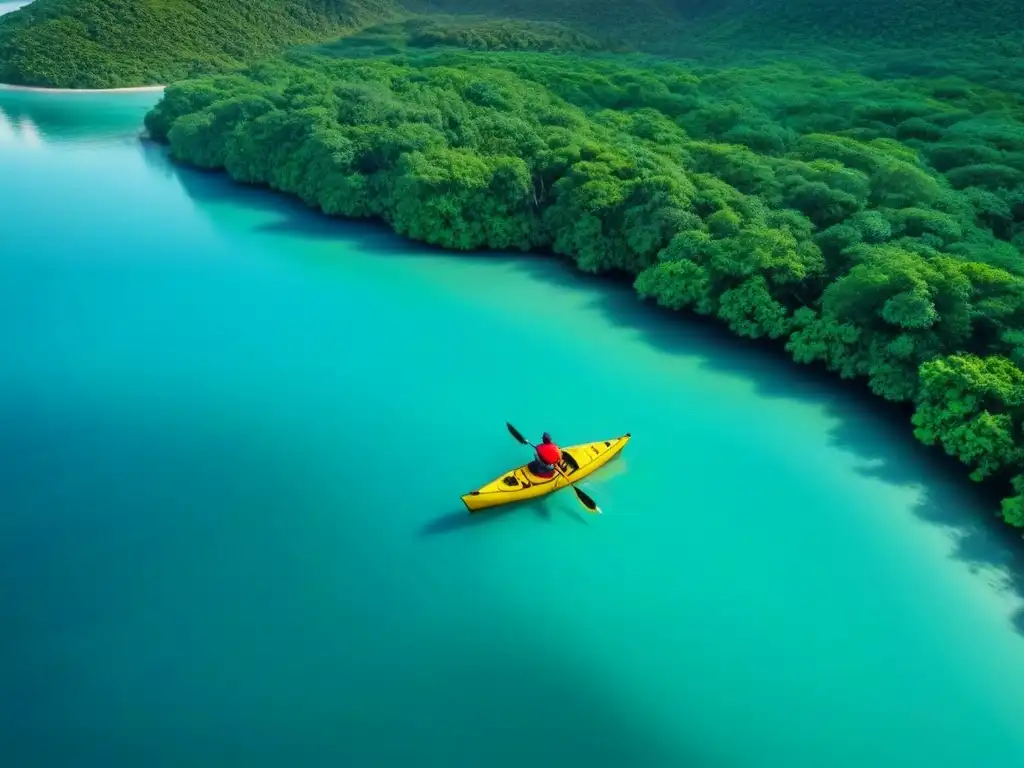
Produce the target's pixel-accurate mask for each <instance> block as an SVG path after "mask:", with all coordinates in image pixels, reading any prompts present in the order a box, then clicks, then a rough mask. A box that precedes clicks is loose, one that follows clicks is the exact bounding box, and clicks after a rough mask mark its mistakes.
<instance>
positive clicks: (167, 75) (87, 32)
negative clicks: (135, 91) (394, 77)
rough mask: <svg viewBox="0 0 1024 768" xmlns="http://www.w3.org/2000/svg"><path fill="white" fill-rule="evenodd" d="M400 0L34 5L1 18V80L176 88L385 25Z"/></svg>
mask: <svg viewBox="0 0 1024 768" xmlns="http://www.w3.org/2000/svg"><path fill="white" fill-rule="evenodd" d="M396 7H397V4H396V3H395V2H392V0H34V2H33V3H31V4H30V5H28V6H26V7H24V8H22V9H21V10H19V11H16V12H14V13H11V14H8V15H6V16H3V17H0V82H5V83H18V84H23V85H43V86H54V87H60V88H117V87H123V86H134V85H147V84H151V83H160V84H163V83H169V82H173V81H174V80H180V79H181V78H183V77H188V76H189V75H192V74H197V73H201V72H210V71H215V70H224V69H230V68H232V67H236V66H238V65H240V64H241V63H243V62H245V61H249V60H251V59H252V58H254V57H258V56H264V55H268V54H270V53H273V52H276V51H278V50H280V49H281V47H282V46H283V45H285V44H287V43H300V42H314V41H318V40H324V39H326V38H329V37H331V36H335V37H336V36H337V35H339V34H342V33H343V32H345V31H346V30H351V29H356V28H359V27H362V26H364V25H366V24H367V23H371V22H375V21H379V20H381V19H383V18H386V17H387V16H388V15H390V14H392V13H393V12H394V11H395V9H396Z"/></svg>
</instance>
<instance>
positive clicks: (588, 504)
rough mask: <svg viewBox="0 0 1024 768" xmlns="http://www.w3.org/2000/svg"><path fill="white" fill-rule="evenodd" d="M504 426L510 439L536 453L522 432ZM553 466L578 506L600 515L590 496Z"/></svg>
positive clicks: (510, 426)
mask: <svg viewBox="0 0 1024 768" xmlns="http://www.w3.org/2000/svg"><path fill="white" fill-rule="evenodd" d="M505 426H506V427H508V431H509V434H511V435H512V437H514V438H515V439H516V440H518V441H519V442H520V443H522V444H523V445H528V446H530V447H531V448H533V450H534V453H536V451H537V446H536V445H534V444H533V443H531V442H530V441H529V440H527V439H526V438H525V437H523V434H522V432H520V431H519V430H518V429H516V428H515V427H513V426H512V425H511V424H510V423H508V422H507V421H506V422H505ZM553 466H554V468H555V472H557V473H558V474H559V475H561V476H562V478H563V479H564V480H565V482H567V483H568V484H569V487H570V488H572V490H573V492H574V493H575V494H576V498H577V499H578V500H579V502H580V504H582V505H583V507H584V509H586V510H587V511H588V512H593V513H595V514H598V515H599V514H601V508H600V507H599V506H597V502H596V501H594V500H593V499H592V498H591V497H590V495H589V494H588V493H586V492H585V491H583V490H581V489H580V488H577V487H576V484H575V483H574V482H573V481H572V480H570V479H569V476H568V475H567V474H565V472H563V471H562V470H561V469H560V468H559V467H558V465H557V464H555V465H553Z"/></svg>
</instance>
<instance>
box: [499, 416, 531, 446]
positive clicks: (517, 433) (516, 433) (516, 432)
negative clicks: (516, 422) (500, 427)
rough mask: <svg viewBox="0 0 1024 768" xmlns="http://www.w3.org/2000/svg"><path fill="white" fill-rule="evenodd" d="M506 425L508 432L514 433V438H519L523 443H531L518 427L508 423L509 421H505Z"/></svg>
mask: <svg viewBox="0 0 1024 768" xmlns="http://www.w3.org/2000/svg"><path fill="white" fill-rule="evenodd" d="M505 426H506V427H508V433H509V434H510V435H512V437H514V438H515V439H516V440H518V441H519V442H520V443H522V444H523V445H529V444H530V441H529V440H527V439H526V438H525V437H523V434H522V432H520V431H519V430H518V429H516V428H515V427H513V426H512V425H511V424H509V423H508V422H507V421H506V422H505Z"/></svg>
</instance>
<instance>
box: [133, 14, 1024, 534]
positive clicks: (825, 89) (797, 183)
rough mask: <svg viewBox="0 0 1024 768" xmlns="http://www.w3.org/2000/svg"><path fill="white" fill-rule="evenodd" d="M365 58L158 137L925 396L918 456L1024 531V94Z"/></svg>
mask: <svg viewBox="0 0 1024 768" xmlns="http://www.w3.org/2000/svg"><path fill="white" fill-rule="evenodd" d="M366 39H367V40H369V39H372V34H371V35H370V36H368V37H367V38H366ZM364 42H365V41H364ZM349 46H353V50H355V49H357V48H358V41H347V42H345V41H343V42H341V43H339V44H337V45H334V46H328V47H325V48H322V49H316V50H312V51H310V50H306V51H296V52H293V53H292V54H291V55H289V56H287V57H284V58H281V59H276V60H271V61H266V62H263V63H260V64H258V65H255V66H253V67H252V68H250V69H249V70H247V71H246V72H244V73H237V74H233V75H224V76H212V77H205V78H200V79H195V80H191V81H187V82H183V83H180V84H176V85H174V86H172V87H170V88H169V89H168V90H167V91H166V94H165V96H164V98H163V100H162V101H161V102H160V103H159V104H158V105H157V106H156V107H155V108H154V110H153V111H152V112H150V113H149V115H148V116H147V118H146V125H147V128H148V130H149V132H150V133H151V134H152V136H153V137H155V138H156V139H158V140H161V141H166V142H167V143H169V145H170V151H171V153H172V155H173V156H174V157H175V158H177V159H178V160H181V161H184V162H187V163H190V164H193V165H196V166H199V167H203V168H223V169H225V170H226V171H227V172H228V173H229V174H230V175H231V176H232V177H233V178H235V179H237V180H238V181H241V182H244V183H250V184H265V185H268V186H270V187H271V188H273V189H277V190H280V191H283V192H287V193H290V194H294V195H297V196H299V197H300V198H301V199H302V200H303V201H305V202H306V203H307V204H308V205H311V206H315V207H318V208H320V209H322V210H323V211H324V212H325V213H327V214H330V215H335V216H344V217H352V218H366V217H373V218H379V219H382V220H384V221H386V222H388V223H389V224H390V226H391V227H392V228H394V230H395V231H396V232H398V233H400V234H402V235H405V236H407V237H410V238H413V239H416V240H420V241H423V242H427V243H433V244H436V245H440V246H443V247H446V248H452V249H462V250H468V249H480V248H492V249H516V250H520V251H543V250H548V251H553V252H555V253H557V254H562V255H564V256H566V257H569V258H571V259H573V260H574V261H575V263H576V264H577V265H578V266H579V268H580V269H582V270H585V271H589V272H621V273H628V274H630V275H633V276H634V278H633V279H634V280H635V286H636V289H637V291H638V293H639V294H640V296H642V297H645V298H649V299H652V300H655V301H657V302H658V303H659V304H661V305H663V306H665V307H669V308H671V309H675V310H683V311H688V312H696V313H698V314H701V315H707V316H712V317H715V318H717V319H719V320H720V321H721V322H723V323H725V324H727V325H728V327H729V328H731V329H732V331H733V332H735V333H736V334H738V335H740V336H744V337H749V338H754V339H758V338H764V339H775V340H777V341H778V343H780V344H783V345H784V346H785V348H786V349H787V350H788V351H789V353H790V354H791V355H792V357H793V358H794V359H795V360H797V361H798V362H801V363H816V364H820V365H823V366H825V367H827V368H828V369H830V370H832V371H834V372H835V373H837V374H838V375H840V376H841V377H844V378H859V379H863V380H865V381H866V382H867V384H868V385H869V386H870V388H871V390H872V391H874V392H875V393H876V394H877V395H879V396H881V397H884V398H886V399H888V400H892V401H897V402H908V403H912V404H913V406H914V415H913V428H914V431H915V434H916V435H917V437H918V438H919V439H920V440H922V441H923V442H925V443H927V444H934V445H939V446H941V447H942V448H944V449H945V450H946V452H948V453H950V454H952V455H954V456H957V457H959V458H960V459H961V460H962V461H963V462H964V463H965V464H966V465H967V466H968V467H969V470H970V472H971V476H972V477H973V478H974V479H975V480H990V481H996V482H1007V483H1011V484H1012V491H1010V495H1009V498H1007V500H1006V501H1005V502H1004V503H1003V508H1002V511H1003V516H1004V518H1005V519H1006V520H1007V521H1008V522H1009V523H1011V524H1013V525H1016V526H1024V452H1022V447H1024V440H1022V438H1024V435H1022V431H1021V430H1022V418H1024V410H1022V407H1021V406H1022V404H1024V372H1022V370H1021V367H1020V366H1021V365H1024V261H1022V259H1021V247H1022V246H1024V107H1022V105H1021V102H1020V100H1019V99H1017V98H1015V97H1013V96H1012V95H1011V94H1008V93H1007V92H1004V91H1000V90H997V89H995V88H992V87H984V86H979V85H976V84H970V83H968V82H966V81H962V80H958V79H956V78H948V77H947V78H941V79H923V78H918V79H904V80H899V81H888V82H886V81H880V80H876V79H873V78H870V77H867V76H864V75H860V74H845V75H837V74H834V73H824V72H820V71H817V70H815V69H813V68H810V69H808V68H806V67H802V66H798V65H795V64H776V65H772V66H761V67H747V68H718V67H710V66H698V65H691V66H684V65H682V64H679V63H671V62H666V61H663V60H656V59H652V58H640V57H637V56H618V57H612V56H606V55H605V56H589V55H584V54H579V53H568V54H550V53H537V52H493V51H486V52H461V51H457V50H453V49H450V48H444V49H435V50H431V49H426V50H419V51H416V50H414V49H413V48H412V47H407V48H403V49H402V52H401V53H400V54H398V55H395V56H371V55H367V51H366V50H365V49H363V50H361V53H360V54H359V55H358V56H352V55H350V53H351V52H350V51H348V48H349ZM392 47H393V46H392ZM1007 487H1010V485H1008V486H1007Z"/></svg>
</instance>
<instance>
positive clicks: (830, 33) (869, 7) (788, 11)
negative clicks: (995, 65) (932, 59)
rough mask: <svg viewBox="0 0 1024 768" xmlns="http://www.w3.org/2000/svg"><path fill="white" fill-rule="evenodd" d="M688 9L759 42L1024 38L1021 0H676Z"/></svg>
mask: <svg viewBox="0 0 1024 768" xmlns="http://www.w3.org/2000/svg"><path fill="white" fill-rule="evenodd" d="M673 5H675V6H676V7H677V8H680V9H685V10H686V11H687V12H689V11H692V10H693V8H695V7H697V6H698V5H701V6H703V7H704V10H705V11H711V10H712V9H711V6H715V9H714V11H715V12H714V13H713V15H712V23H710V24H706V25H704V26H703V27H702V30H703V31H704V32H705V33H713V34H715V36H719V35H720V36H721V37H722V38H725V39H734V40H735V39H736V38H738V37H741V38H744V39H746V40H751V41H755V42H758V43H762V42H763V43H768V42H777V43H783V42H784V41H786V40H796V39H804V40H810V41H815V42H819V43H821V44H823V45H829V46H835V47H837V48H841V47H843V45H844V44H846V43H850V42H858V43H861V42H866V41H876V42H879V43H881V42H886V43H888V44H901V45H905V46H908V47H922V46H927V45H928V44H929V42H932V41H939V40H955V41H956V42H971V41H980V40H986V41H994V40H1000V39H1001V40H1005V41H1011V42H1012V41H1016V42H1018V43H1019V42H1020V41H1021V40H1024V2H1022V0H987V2H977V0H856V2H851V1H850V0H706V2H704V3H700V4H698V3H695V2H694V1H693V0H676V2H675V3H673Z"/></svg>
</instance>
